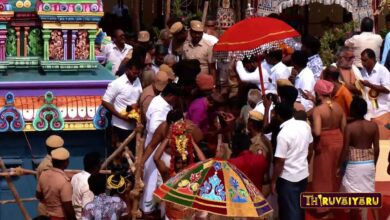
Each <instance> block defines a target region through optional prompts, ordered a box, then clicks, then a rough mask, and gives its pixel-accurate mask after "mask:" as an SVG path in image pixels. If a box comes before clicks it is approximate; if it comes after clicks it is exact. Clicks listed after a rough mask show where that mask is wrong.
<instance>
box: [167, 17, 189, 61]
mask: <svg viewBox="0 0 390 220" xmlns="http://www.w3.org/2000/svg"><path fill="white" fill-rule="evenodd" d="M169 33H170V34H172V40H171V43H170V45H169V48H168V53H169V54H173V55H175V56H176V57H177V59H176V61H180V60H181V59H182V58H183V45H184V42H185V41H186V40H188V31H187V30H186V29H185V27H184V25H183V23H181V22H180V21H178V22H175V23H174V24H173V25H172V26H171V28H169Z"/></svg>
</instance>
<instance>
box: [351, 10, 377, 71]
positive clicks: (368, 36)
mask: <svg viewBox="0 0 390 220" xmlns="http://www.w3.org/2000/svg"><path fill="white" fill-rule="evenodd" d="M373 30H374V21H373V20H372V19H371V18H369V17H365V18H363V20H362V23H361V24H360V31H361V32H362V33H361V34H358V35H354V36H353V37H351V38H349V39H347V40H346V41H345V46H347V47H351V48H353V50H354V55H355V57H356V58H357V57H360V54H361V53H362V51H363V50H365V49H367V48H370V49H371V50H373V51H374V52H375V57H376V60H377V61H379V55H380V50H381V49H380V48H381V46H382V41H383V40H382V37H381V36H380V35H378V34H374V33H373ZM354 64H355V65H356V66H357V67H358V68H363V65H362V62H361V60H360V59H355V61H354Z"/></svg>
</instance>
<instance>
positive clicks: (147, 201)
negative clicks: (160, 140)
mask: <svg viewBox="0 0 390 220" xmlns="http://www.w3.org/2000/svg"><path fill="white" fill-rule="evenodd" d="M179 94H180V91H179V88H178V86H177V85H176V84H173V83H169V84H168V85H167V86H166V87H165V88H164V90H163V91H162V92H161V94H160V95H158V96H156V97H154V98H153V100H152V102H151V103H150V105H149V108H148V110H147V112H146V132H147V134H146V140H145V147H146V146H148V145H149V143H150V141H151V140H152V137H153V134H154V132H155V130H156V129H157V127H158V126H159V125H160V124H161V123H162V122H164V121H165V120H166V118H167V114H168V112H169V111H170V110H172V108H173V107H174V106H175V105H176V102H177V99H178V96H179ZM153 155H154V152H153V154H152V156H151V157H149V159H148V160H147V161H146V162H145V165H144V166H145V170H144V178H143V180H144V183H145V188H144V193H143V196H142V198H141V203H140V208H141V210H142V211H143V213H144V214H151V213H152V212H154V211H155V209H156V208H155V205H154V202H153V192H154V190H155V189H156V187H157V178H158V171H157V168H156V164H155V163H154V161H153Z"/></svg>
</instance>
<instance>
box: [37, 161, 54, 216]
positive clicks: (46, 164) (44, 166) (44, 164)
mask: <svg viewBox="0 0 390 220" xmlns="http://www.w3.org/2000/svg"><path fill="white" fill-rule="evenodd" d="M51 168H53V164H52V162H51V156H50V155H49V154H48V155H46V157H45V158H43V160H42V161H41V163H40V164H39V166H38V168H37V179H38V180H39V177H40V176H41V174H42V172H43V171H45V170H48V169H51ZM38 214H39V215H44V216H47V215H48V213H47V210H46V206H45V204H43V203H41V202H39V203H38Z"/></svg>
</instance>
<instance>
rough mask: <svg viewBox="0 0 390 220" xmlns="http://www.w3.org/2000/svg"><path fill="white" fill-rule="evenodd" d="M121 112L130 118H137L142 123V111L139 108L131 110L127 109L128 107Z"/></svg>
mask: <svg viewBox="0 0 390 220" xmlns="http://www.w3.org/2000/svg"><path fill="white" fill-rule="evenodd" d="M120 114H121V115H124V116H126V115H127V117H128V118H130V119H134V120H136V121H137V122H138V123H141V114H140V112H139V109H136V108H134V109H132V110H131V111H130V112H128V111H126V109H125V110H123V111H122V112H121V113H120Z"/></svg>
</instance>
